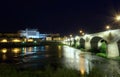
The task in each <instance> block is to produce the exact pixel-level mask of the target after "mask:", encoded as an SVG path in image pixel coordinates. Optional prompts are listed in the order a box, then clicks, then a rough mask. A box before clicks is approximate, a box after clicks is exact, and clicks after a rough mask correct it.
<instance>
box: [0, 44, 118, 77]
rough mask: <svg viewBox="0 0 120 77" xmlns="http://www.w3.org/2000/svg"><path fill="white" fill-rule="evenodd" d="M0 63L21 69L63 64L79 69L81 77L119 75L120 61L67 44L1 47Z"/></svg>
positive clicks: (113, 76) (110, 76)
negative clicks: (13, 65)
mask: <svg viewBox="0 0 120 77" xmlns="http://www.w3.org/2000/svg"><path fill="white" fill-rule="evenodd" d="M0 63H6V64H16V65H17V66H19V67H20V68H22V69H26V68H33V69H43V67H45V66H46V65H50V66H52V67H53V68H57V67H60V66H63V67H67V68H72V69H75V70H77V71H79V72H80V74H81V75H82V76H83V77H87V75H89V77H100V76H101V77H120V66H119V65H120V61H115V60H111V59H105V58H101V57H98V56H96V55H94V54H92V53H90V52H82V51H80V50H78V49H75V48H72V47H69V46H49V45H46V46H34V47H22V48H1V49H0Z"/></svg>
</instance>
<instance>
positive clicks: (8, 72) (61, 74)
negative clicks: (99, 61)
mask: <svg viewBox="0 0 120 77" xmlns="http://www.w3.org/2000/svg"><path fill="white" fill-rule="evenodd" d="M96 70H97V69H95V68H94V69H93V70H92V71H91V72H90V73H89V74H87V73H86V72H85V73H84V74H82V73H80V72H79V71H77V70H74V69H68V68H64V67H61V68H60V67H59V68H57V69H53V68H52V67H51V66H50V65H48V66H46V67H45V69H44V70H40V69H38V70H33V69H25V70H18V69H16V66H13V65H11V64H0V77H104V76H105V74H101V73H100V72H99V70H98V71H96ZM95 73H96V74H95Z"/></svg>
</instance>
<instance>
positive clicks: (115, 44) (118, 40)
mask: <svg viewBox="0 0 120 77" xmlns="http://www.w3.org/2000/svg"><path fill="white" fill-rule="evenodd" d="M75 41H76V44H77V45H79V46H82V47H83V48H85V49H91V48H99V47H100V46H101V43H102V42H103V41H105V42H106V44H107V56H108V57H117V56H119V52H120V29H116V30H108V31H104V32H99V33H94V34H86V35H84V36H80V37H76V38H70V39H67V40H66V42H65V43H66V44H68V45H73V44H74V43H75Z"/></svg>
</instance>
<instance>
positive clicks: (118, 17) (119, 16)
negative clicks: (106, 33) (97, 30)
mask: <svg viewBox="0 0 120 77" xmlns="http://www.w3.org/2000/svg"><path fill="white" fill-rule="evenodd" d="M115 21H116V22H119V21H120V15H116V16H115ZM105 29H106V30H110V29H111V26H110V25H106V27H105Z"/></svg>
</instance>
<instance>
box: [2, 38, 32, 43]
mask: <svg viewBox="0 0 120 77" xmlns="http://www.w3.org/2000/svg"><path fill="white" fill-rule="evenodd" d="M26 41H27V42H33V41H34V40H33V39H24V42H26ZM1 42H2V43H7V42H9V41H8V40H7V39H2V40H1ZM11 42H23V40H21V39H13V40H12V41H11Z"/></svg>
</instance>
